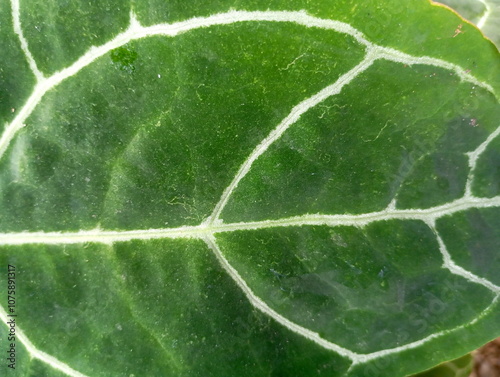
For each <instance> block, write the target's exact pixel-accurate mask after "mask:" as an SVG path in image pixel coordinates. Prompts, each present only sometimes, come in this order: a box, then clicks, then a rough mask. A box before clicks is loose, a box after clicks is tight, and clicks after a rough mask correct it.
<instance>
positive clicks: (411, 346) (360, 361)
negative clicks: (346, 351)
mask: <svg viewBox="0 0 500 377" xmlns="http://www.w3.org/2000/svg"><path fill="white" fill-rule="evenodd" d="M498 299H499V296H498V295H497V296H495V297H494V299H493V300H492V302H491V303H490V304H489V305H488V306H487V307H486V308H485V309H484V310H483V311H482V312H481V313H480V314H479V315H478V316H477V317H475V318H474V319H473V320H471V321H470V322H468V323H464V324H462V325H459V326H456V327H454V328H452V329H448V330H443V331H439V332H436V333H433V334H431V335H428V336H426V337H425V338H422V339H419V340H417V341H415V342H411V343H407V344H405V345H403V346H399V347H394V348H388V349H385V350H381V351H377V352H372V353H369V354H365V355H360V357H359V359H358V360H355V361H354V362H353V364H352V365H351V367H350V369H351V368H352V367H354V366H356V365H358V364H364V363H367V362H369V361H371V360H375V359H378V358H380V357H384V356H389V355H392V354H395V353H399V352H403V351H408V350H411V349H414V348H417V347H419V346H422V345H424V344H426V343H428V342H429V341H431V340H433V339H437V338H440V337H442V336H444V335H448V334H451V333H453V332H456V331H460V330H462V329H464V328H467V327H469V326H471V325H473V324H474V323H476V322H477V321H479V320H481V319H482V318H484V317H486V316H487V315H488V314H490V313H491V311H492V309H493V308H494V307H495V306H496V305H497V303H498Z"/></svg>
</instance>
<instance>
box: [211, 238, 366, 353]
mask: <svg viewBox="0 0 500 377" xmlns="http://www.w3.org/2000/svg"><path fill="white" fill-rule="evenodd" d="M204 240H205V242H206V243H207V245H208V247H210V249H212V251H213V252H214V254H215V256H216V257H217V259H218V260H219V263H220V264H221V265H222V267H223V268H224V269H225V270H226V272H227V273H228V274H229V275H230V276H231V278H232V279H233V280H234V281H235V283H236V284H237V285H238V287H239V288H240V289H241V290H242V291H243V293H244V294H245V296H247V298H248V300H249V301H250V303H251V304H252V305H253V306H254V307H255V308H257V309H258V310H260V311H261V312H263V313H264V314H267V315H268V316H270V317H271V318H273V319H275V320H276V322H278V323H280V324H282V325H283V326H285V327H286V328H288V329H290V330H291V331H293V332H295V333H297V334H300V335H302V336H303V337H304V338H307V339H309V340H312V341H313V342H315V343H317V344H319V345H320V346H322V347H323V348H326V349H329V350H332V351H335V352H337V353H338V354H340V355H342V356H344V357H347V358H349V359H351V360H358V359H359V357H361V355H360V354H357V353H356V352H352V351H350V350H348V349H346V348H344V347H341V346H339V345H337V344H334V343H331V342H329V341H328V340H326V339H324V338H322V337H321V336H320V335H319V334H318V333H315V332H314V331H311V330H309V329H307V328H305V327H302V326H300V325H298V324H296V323H294V322H292V321H290V320H289V319H287V318H286V317H283V316H282V315H281V314H279V313H278V312H276V311H275V310H273V309H271V308H270V307H269V306H268V305H267V304H266V303H265V302H264V301H262V299H260V298H259V297H258V296H256V295H255V294H254V293H253V292H252V290H251V289H250V287H249V286H248V285H247V283H246V282H245V280H244V279H243V278H242V277H241V276H240V274H239V273H238V271H236V269H235V268H234V267H233V266H231V265H230V264H229V262H228V261H227V260H226V258H224V256H223V255H222V251H221V250H220V249H219V246H218V245H217V243H216V241H215V238H214V237H213V236H207V237H205V238H204Z"/></svg>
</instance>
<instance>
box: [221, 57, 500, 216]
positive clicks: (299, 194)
mask: <svg viewBox="0 0 500 377" xmlns="http://www.w3.org/2000/svg"><path fill="white" fill-rule="evenodd" d="M402 82H404V83H405V84H404V85H402V84H401V83H402ZM471 92H472V93H473V95H474V96H477V97H479V98H480V99H481V100H484V101H485V105H484V108H486V110H491V109H492V108H493V109H494V108H495V107H494V106H495V105H494V104H493V102H492V96H491V95H489V94H488V93H484V91H482V90H479V89H477V88H476V89H473V88H472V86H471V85H470V84H468V83H461V82H460V79H459V78H457V77H456V76H455V75H454V74H452V73H450V72H449V71H446V70H442V69H437V68H435V67H427V66H418V65H415V66H412V67H408V66H404V65H402V64H396V63H390V62H386V61H379V62H376V63H374V66H372V67H370V68H369V69H368V70H367V71H366V72H365V73H363V74H362V75H361V76H360V77H358V78H356V79H355V80H354V81H352V82H351V83H350V84H349V85H348V86H346V87H344V88H343V90H342V92H341V93H340V94H338V95H336V96H334V97H331V98H328V99H327V100H325V101H324V102H323V103H320V104H318V105H317V106H316V107H314V108H312V109H310V110H309V111H308V112H306V113H305V114H304V115H303V116H302V117H301V119H300V120H299V121H298V122H297V123H296V124H293V125H292V126H291V127H290V129H288V130H287V131H286V132H285V134H284V135H283V136H282V138H281V139H279V140H278V141H276V142H275V143H274V144H273V145H271V147H270V148H269V149H268V151H266V153H265V154H264V155H262V156H261V157H260V158H259V159H258V160H257V161H256V162H255V163H254V165H253V166H252V169H251V171H250V172H249V173H248V175H247V176H246V177H245V178H244V179H243V180H242V181H241V182H240V184H239V186H238V188H237V189H236V190H235V192H234V194H233V197H232V199H231V200H230V201H229V203H228V206H227V208H226V209H225V211H224V213H223V218H224V219H225V220H226V221H241V220H262V219H270V218H281V217H288V216H294V215H302V214H304V213H329V214H334V213H366V212H371V211H378V210H382V209H383V208H385V207H386V206H387V205H388V204H389V202H390V201H391V200H392V199H394V198H397V199H398V206H401V207H404V208H408V207H411V208H421V207H426V206H432V205H437V204H443V203H446V202H448V201H449V200H452V199H456V198H459V197H461V196H462V195H463V192H464V188H465V181H466V178H467V166H468V165H467V164H468V160H467V156H466V155H465V152H468V151H471V150H474V149H475V148H476V147H477V145H479V144H480V143H481V142H483V141H484V140H485V139H486V138H487V136H488V134H489V133H490V132H491V131H492V130H493V129H494V128H495V127H496V126H497V124H496V122H497V121H496V120H495V122H494V119H492V118H494V114H493V115H488V114H487V112H486V110H483V105H482V104H481V105H479V102H476V101H475V100H474V104H476V105H477V108H475V109H474V108H473V107H474V106H472V108H471V107H470V106H468V105H467V104H468V103H470V101H471V100H470V97H471ZM360 98H362V99H363V100H362V101H360V100H359V99H360ZM474 98H476V97H474ZM473 117H474V118H481V119H480V121H479V122H480V124H481V127H479V126H477V127H473V126H471V125H470V122H471V119H472V118H473ZM493 122H494V123H493Z"/></svg>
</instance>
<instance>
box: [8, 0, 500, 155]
mask: <svg viewBox="0 0 500 377" xmlns="http://www.w3.org/2000/svg"><path fill="white" fill-rule="evenodd" d="M13 1H14V2H15V1H18V0H13ZM17 9H19V7H18V8H17ZM252 21H253V22H259V21H266V22H290V23H295V24H299V25H303V26H305V27H316V28H322V29H326V30H332V31H336V32H339V33H344V34H347V35H350V36H352V37H353V38H355V39H356V40H357V41H358V42H359V43H360V44H362V45H364V46H366V47H367V48H371V49H372V50H377V52H378V53H379V54H380V55H379V57H378V58H383V59H388V60H391V61H394V62H399V63H403V64H408V65H412V64H427V65H432V66H436V67H441V68H446V69H450V70H452V71H454V72H455V73H456V74H457V75H458V76H459V77H460V78H461V79H462V80H466V81H469V82H472V83H474V84H476V85H478V86H481V87H483V88H485V89H487V90H488V91H490V92H492V93H494V91H493V89H492V87H491V86H490V85H489V84H487V83H484V82H481V81H479V80H477V79H476V78H475V77H473V76H472V75H470V74H469V73H467V71H466V70H465V69H463V68H462V67H459V66H458V65H455V64H452V63H450V62H447V61H444V60H440V59H435V58H431V57H426V56H424V57H414V56H411V55H408V54H405V53H403V52H400V51H398V50H395V49H391V48H385V47H382V46H377V45H375V44H373V43H371V42H369V41H368V40H367V39H366V38H365V37H364V35H363V33H361V32H360V31H359V30H357V29H355V28H353V27H352V26H350V25H349V24H346V23H343V22H339V21H334V20H328V19H321V18H316V17H313V16H310V15H308V14H307V13H305V12H303V11H301V12H291V11H255V12H248V11H236V10H233V11H229V12H225V13H219V14H215V15H212V16H208V17H195V18H191V19H189V20H186V21H181V22H176V23H172V24H158V25H153V26H147V27H144V26H142V25H141V24H140V23H139V21H137V19H136V18H135V16H134V15H133V14H132V16H131V22H130V26H129V28H128V29H127V30H126V31H124V32H123V33H120V34H118V35H117V36H116V37H115V38H113V39H112V40H110V41H109V42H107V43H105V44H103V45H101V46H99V47H92V48H90V49H89V50H88V51H87V52H86V53H85V54H84V55H83V56H81V57H80V58H79V59H78V60H77V61H76V62H75V63H73V64H72V65H71V66H69V67H67V68H65V69H63V70H61V71H59V72H56V73H54V74H53V75H52V76H50V77H48V78H46V79H43V80H41V81H39V82H38V84H37V85H36V86H35V89H34V90H33V93H32V94H31V96H30V97H29V98H28V100H27V102H26V104H25V105H24V106H23V109H22V110H21V112H20V113H19V114H18V115H17V116H16V117H15V118H14V120H13V121H12V122H11V123H10V124H8V125H7V127H6V128H5V131H4V133H3V134H2V137H1V138H0V157H1V156H3V154H4V153H5V151H6V150H7V147H8V146H9V144H10V142H11V140H12V138H13V137H14V136H15V134H16V133H17V132H18V131H19V130H20V129H21V128H23V127H24V126H25V123H24V122H25V121H26V119H27V118H28V117H29V116H30V114H31V113H32V112H33V110H34V109H35V107H36V106H37V105H38V103H39V102H40V101H41V99H42V98H43V96H44V95H45V93H47V92H48V91H49V90H51V89H53V88H54V87H56V86H57V85H59V84H60V83H61V82H62V81H64V80H65V79H67V78H68V77H71V76H73V75H75V74H77V73H78V72H80V71H81V70H82V69H83V68H85V67H87V66H88V65H89V64H91V63H92V62H94V61H95V60H97V59H98V58H100V57H101V56H103V55H105V54H107V53H108V52H110V51H111V50H113V49H115V48H118V47H120V46H123V45H125V44H127V43H128V42H130V41H132V40H134V39H140V38H145V37H150V36H154V35H164V36H170V37H174V36H176V35H178V34H181V33H184V32H188V31H190V30H195V29H199V28H206V27H210V26H215V25H229V24H234V23H238V22H252ZM21 36H22V32H21ZM21 36H20V38H21ZM23 39H24V37H23ZM23 39H22V40H23ZM26 47H27V44H26ZM25 53H26V56H27V57H28V59H29V56H31V54H30V53H29V50H26V51H25ZM382 55H384V56H382ZM35 66H36V65H35ZM494 94H495V93H494ZM495 95H496V94H495Z"/></svg>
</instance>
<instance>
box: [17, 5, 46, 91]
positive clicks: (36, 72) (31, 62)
mask: <svg viewBox="0 0 500 377" xmlns="http://www.w3.org/2000/svg"><path fill="white" fill-rule="evenodd" d="M10 3H11V6H12V23H13V26H14V32H15V33H16V34H17V37H18V38H19V41H20V42H21V49H22V50H23V52H24V55H25V56H26V59H27V60H28V64H29V66H30V68H31V71H32V72H33V74H34V75H35V77H36V79H37V81H39V82H40V81H42V80H43V79H44V77H43V74H42V72H40V70H39V69H38V66H37V64H36V61H35V59H34V58H33V55H31V51H30V50H29V48H28V41H26V38H25V37H24V34H23V29H22V28H21V12H20V9H19V0H11V2H10Z"/></svg>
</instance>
